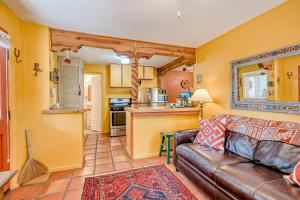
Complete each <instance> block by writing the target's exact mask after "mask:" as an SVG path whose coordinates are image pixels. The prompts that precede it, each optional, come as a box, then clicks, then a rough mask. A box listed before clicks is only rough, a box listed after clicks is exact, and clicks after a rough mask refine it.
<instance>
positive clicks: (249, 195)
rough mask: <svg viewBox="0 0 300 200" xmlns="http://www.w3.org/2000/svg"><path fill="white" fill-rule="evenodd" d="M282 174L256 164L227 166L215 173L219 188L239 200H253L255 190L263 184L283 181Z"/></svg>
mask: <svg viewBox="0 0 300 200" xmlns="http://www.w3.org/2000/svg"><path fill="white" fill-rule="evenodd" d="M282 176H283V174H282V173H280V172H278V171H275V170H272V169H268V168H266V167H264V166H260V165H257V164H255V163H237V164H231V165H225V166H223V167H221V168H219V169H218V170H217V171H216V172H215V182H216V184H217V185H218V186H220V187H222V188H224V189H225V190H227V191H228V192H230V193H232V194H234V195H235V196H236V197H237V198H238V199H253V194H254V192H255V190H256V189H257V188H258V187H259V186H260V185H261V184H263V183H266V182H268V181H274V180H278V179H281V178H282Z"/></svg>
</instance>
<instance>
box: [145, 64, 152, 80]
mask: <svg viewBox="0 0 300 200" xmlns="http://www.w3.org/2000/svg"><path fill="white" fill-rule="evenodd" d="M144 79H145V80H152V79H153V67H144Z"/></svg>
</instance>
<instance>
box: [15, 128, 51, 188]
mask: <svg viewBox="0 0 300 200" xmlns="http://www.w3.org/2000/svg"><path fill="white" fill-rule="evenodd" d="M25 136H26V143H27V151H28V160H27V161H26V163H25V165H24V166H23V167H22V169H21V170H20V173H19V176H18V180H17V181H18V184H19V185H23V184H24V183H26V182H28V181H30V180H31V179H32V178H34V177H37V176H40V175H42V174H44V173H46V172H47V171H48V168H47V167H46V166H45V165H44V164H42V163H41V162H39V161H37V160H34V159H33V158H32V146H31V142H30V134H29V130H28V129H26V130H25Z"/></svg>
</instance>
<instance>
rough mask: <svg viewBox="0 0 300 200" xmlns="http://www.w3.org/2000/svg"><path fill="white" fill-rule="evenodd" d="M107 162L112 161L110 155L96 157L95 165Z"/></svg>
mask: <svg viewBox="0 0 300 200" xmlns="http://www.w3.org/2000/svg"><path fill="white" fill-rule="evenodd" d="M108 163H112V159H111V157H108V158H99V159H96V165H102V164H108Z"/></svg>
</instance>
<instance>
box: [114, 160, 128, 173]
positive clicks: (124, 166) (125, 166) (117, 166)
mask: <svg viewBox="0 0 300 200" xmlns="http://www.w3.org/2000/svg"><path fill="white" fill-rule="evenodd" d="M114 166H115V170H116V171H119V170H125V169H130V168H132V166H131V163H130V162H128V161H125V162H117V163H114Z"/></svg>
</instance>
